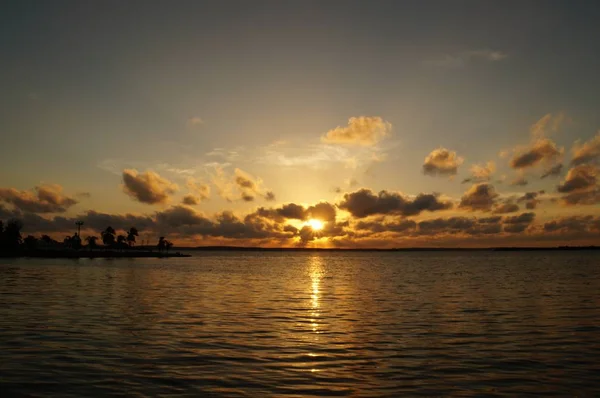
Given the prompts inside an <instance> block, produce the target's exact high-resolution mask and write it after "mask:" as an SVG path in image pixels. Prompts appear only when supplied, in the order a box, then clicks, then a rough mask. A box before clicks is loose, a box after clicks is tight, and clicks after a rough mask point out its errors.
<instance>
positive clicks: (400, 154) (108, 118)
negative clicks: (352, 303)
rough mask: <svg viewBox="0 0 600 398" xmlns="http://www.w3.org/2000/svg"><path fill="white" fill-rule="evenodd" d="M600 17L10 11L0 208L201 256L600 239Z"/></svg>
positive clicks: (412, 6) (570, 13)
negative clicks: (214, 248)
mask: <svg viewBox="0 0 600 398" xmlns="http://www.w3.org/2000/svg"><path fill="white" fill-rule="evenodd" d="M599 18H600V5H598V3H597V2H595V1H578V2H572V1H486V2H481V1H428V0H425V1H418V2H417V1H406V2H399V1H369V2H367V1H360V2H357V1H285V2H283V1H253V2H248V1H220V2H200V1H183V0H182V1H177V2H167V1H127V2H122V1H102V2H99V1H53V2H43V1H5V2H3V12H2V13H0V52H1V54H2V56H1V57H0V87H2V90H1V91H0V131H1V132H2V133H1V134H0V150H1V156H0V220H5V221H6V220H8V219H10V218H19V219H21V220H23V222H24V232H25V233H26V234H34V235H39V234H49V235H51V236H53V237H55V238H56V239H59V240H62V238H63V237H64V236H65V235H66V234H72V233H73V232H74V231H75V226H74V223H75V221H77V220H82V221H83V222H84V226H83V231H82V235H84V236H90V235H98V234H99V232H100V231H101V230H103V229H104V228H106V227H107V226H109V225H110V226H112V227H113V228H115V229H118V230H123V229H128V228H130V227H131V226H136V227H138V228H139V229H140V230H141V231H142V234H141V235H142V239H150V240H151V241H153V240H155V239H158V236H168V237H169V239H171V240H172V241H174V242H175V243H176V244H178V245H191V246H194V245H239V246H273V247H277V246H285V247H296V246H303V247H349V248H354V247H382V248H389V247H455V246H457V245H458V246H464V247H479V246H484V247H488V246H555V245H565V244H568V245H589V244H600V239H599V237H600V208H599V204H600V186H599V185H598V180H597V178H598V167H599V166H598V165H599V162H600V135H599V134H600V112H599V110H600V96H599V95H598V87H600V75H599V73H598V71H599V70H600V44H598V40H597V37H600V25H599V24H598V23H597V21H598V20H599ZM314 220H318V222H317V223H315V221H314Z"/></svg>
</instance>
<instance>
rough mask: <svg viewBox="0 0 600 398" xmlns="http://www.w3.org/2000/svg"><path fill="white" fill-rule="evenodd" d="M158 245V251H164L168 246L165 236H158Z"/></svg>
mask: <svg viewBox="0 0 600 398" xmlns="http://www.w3.org/2000/svg"><path fill="white" fill-rule="evenodd" d="M156 246H157V247H158V251H159V252H161V251H163V250H164V249H165V248H166V246H167V241H166V240H165V237H164V236H161V237H160V238H158V245H156Z"/></svg>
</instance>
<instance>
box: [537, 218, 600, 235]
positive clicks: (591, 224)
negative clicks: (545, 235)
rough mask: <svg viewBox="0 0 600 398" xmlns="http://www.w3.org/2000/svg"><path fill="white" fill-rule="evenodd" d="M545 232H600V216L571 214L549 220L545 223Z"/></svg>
mask: <svg viewBox="0 0 600 398" xmlns="http://www.w3.org/2000/svg"><path fill="white" fill-rule="evenodd" d="M544 231H545V232H550V233H554V232H561V233H568V232H595V233H598V232H600V217H598V216H591V215H588V216H570V217H563V218H559V219H557V220H552V221H548V222H546V223H545V224H544Z"/></svg>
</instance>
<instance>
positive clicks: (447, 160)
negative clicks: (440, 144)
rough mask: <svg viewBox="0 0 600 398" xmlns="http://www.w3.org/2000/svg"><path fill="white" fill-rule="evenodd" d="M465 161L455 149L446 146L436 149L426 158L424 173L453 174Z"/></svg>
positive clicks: (432, 174)
mask: <svg viewBox="0 0 600 398" xmlns="http://www.w3.org/2000/svg"><path fill="white" fill-rule="evenodd" d="M463 161H464V159H463V158H461V157H459V156H458V155H457V154H456V152H454V151H450V150H448V149H446V148H438V149H434V150H433V151H431V153H430V154H429V155H427V157H426V158H425V162H424V163H423V173H424V174H426V175H431V176H453V175H456V173H457V171H458V167H459V166H460V165H461V164H462V163H463Z"/></svg>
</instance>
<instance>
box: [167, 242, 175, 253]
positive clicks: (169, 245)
mask: <svg viewBox="0 0 600 398" xmlns="http://www.w3.org/2000/svg"><path fill="white" fill-rule="evenodd" d="M166 242H167V243H166V247H167V253H168V252H169V249H170V248H172V247H173V242H171V241H170V240H168V241H166Z"/></svg>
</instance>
